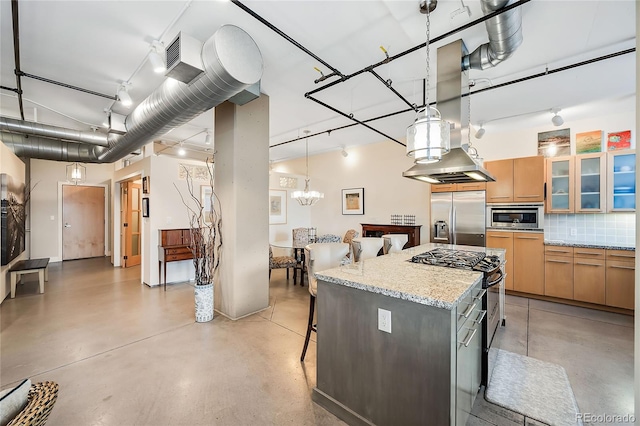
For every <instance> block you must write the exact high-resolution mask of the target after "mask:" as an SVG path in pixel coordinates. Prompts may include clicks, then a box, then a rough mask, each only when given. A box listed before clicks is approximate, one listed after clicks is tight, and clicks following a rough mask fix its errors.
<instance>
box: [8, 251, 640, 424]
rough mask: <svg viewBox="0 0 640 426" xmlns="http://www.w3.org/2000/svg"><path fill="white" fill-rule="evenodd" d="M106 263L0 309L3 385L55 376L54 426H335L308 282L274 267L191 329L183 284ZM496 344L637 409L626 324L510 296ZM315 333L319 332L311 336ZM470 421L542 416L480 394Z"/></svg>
mask: <svg viewBox="0 0 640 426" xmlns="http://www.w3.org/2000/svg"><path fill="white" fill-rule="evenodd" d="M139 274H140V271H139V268H137V267H136V268H130V269H126V270H125V269H120V268H113V267H111V265H110V263H109V261H108V260H107V259H102V258H100V259H88V260H78V261H69V262H64V263H54V264H51V266H50V270H49V282H48V283H47V284H46V286H45V293H44V294H38V293H37V279H36V278H35V277H34V278H33V279H31V278H30V277H29V276H25V279H26V282H25V284H24V285H22V286H20V285H19V286H18V290H17V295H16V298H15V299H6V300H5V301H4V302H3V303H2V305H1V306H0V320H1V335H0V359H1V368H0V388H2V389H4V388H6V387H9V386H11V385H13V384H17V383H18V382H19V381H20V380H21V379H22V378H24V377H30V378H31V379H32V380H33V381H44V380H53V381H56V382H58V383H59V384H60V394H59V397H58V401H57V403H56V405H55V408H54V410H53V412H52V414H51V416H50V418H49V422H48V424H49V425H89V424H96V425H97V424H100V425H112V424H113V425H181V424H185V425H186V424H189V425H211V424H215V425H257V424H273V425H282V424H295V425H313V424H316V425H338V424H344V423H342V422H341V421H340V420H338V419H337V418H336V417H334V416H333V415H332V414H330V413H328V412H327V411H325V410H324V409H322V408H320V407H318V406H317V405H315V404H314V403H313V402H312V401H311V389H312V388H313V386H314V385H315V380H316V377H315V374H316V371H315V367H316V366H315V357H316V347H315V341H313V342H311V343H310V345H309V350H308V352H307V357H306V360H305V362H304V363H300V360H299V357H300V351H301V349H302V344H303V342H304V334H305V331H306V320H307V315H308V309H309V296H308V291H307V288H306V287H304V288H301V287H300V286H293V281H292V280H290V281H288V282H287V280H286V279H285V272H284V270H275V271H273V275H272V279H271V291H270V307H269V309H267V310H265V311H262V312H260V313H258V314H255V315H252V316H250V317H247V318H244V319H242V320H239V321H230V320H228V319H226V318H225V317H223V316H221V315H216V317H215V319H214V320H213V321H212V322H210V323H205V324H195V323H194V313H193V289H192V287H191V286H190V285H188V284H174V285H169V286H168V287H167V291H166V292H164V291H162V289H161V288H149V287H147V286H144V285H141V284H140V283H139ZM507 303H508V304H507V329H506V333H505V339H504V344H503V349H507V350H510V351H512V352H517V353H521V354H527V355H529V356H533V357H536V358H539V359H542V360H545V361H549V362H555V363H557V364H560V365H562V366H563V367H564V368H565V369H566V370H567V373H568V375H569V379H570V382H571V385H572V387H573V389H574V392H575V394H576V398H577V400H578V405H579V407H580V409H581V411H583V412H590V413H594V414H605V413H606V414H625V413H630V412H632V411H633V319H632V318H631V317H626V316H622V315H616V314H609V313H602V312H595V311H591V310H588V309H582V308H574V307H569V306H565V305H558V304H553V303H547V302H540V301H534V300H529V299H523V298H517V297H508V299H507ZM312 339H314V340H315V335H312ZM468 424H469V425H514V424H521V425H522V424H531V425H534V424H537V423H536V422H534V421H531V420H530V419H525V418H524V417H523V416H521V415H519V414H516V413H513V412H509V411H507V410H504V409H502V408H500V407H497V406H495V405H492V404H489V403H487V402H486V401H484V400H483V398H482V397H478V399H477V403H476V406H475V407H474V411H473V416H472V417H471V418H470V420H469V423H468Z"/></svg>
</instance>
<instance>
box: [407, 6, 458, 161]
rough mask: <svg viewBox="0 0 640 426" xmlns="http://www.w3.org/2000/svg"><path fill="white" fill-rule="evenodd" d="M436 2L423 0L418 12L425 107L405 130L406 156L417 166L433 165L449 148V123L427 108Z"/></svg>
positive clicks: (429, 107) (435, 111)
mask: <svg viewBox="0 0 640 426" xmlns="http://www.w3.org/2000/svg"><path fill="white" fill-rule="evenodd" d="M436 5H437V1H436V0H423V1H421V3H420V12H421V13H424V14H426V15H427V19H426V21H427V49H426V50H427V77H426V80H425V81H426V83H425V86H426V93H425V100H426V102H425V107H424V108H423V109H421V110H419V111H418V112H417V115H416V119H415V121H414V123H413V124H412V125H411V126H409V127H408V128H407V156H408V157H413V158H414V161H415V162H416V163H418V164H427V163H435V162H437V161H440V160H441V159H442V156H443V155H445V154H447V153H448V152H449V150H450V147H451V141H450V129H451V126H450V124H449V122H447V121H445V120H443V119H442V117H441V116H440V111H438V110H437V109H436V108H434V107H431V106H429V77H430V65H429V56H430V55H429V53H430V48H429V40H430V36H431V32H430V31H431V21H430V19H429V16H430V14H431V12H433V10H434V9H435V8H436Z"/></svg>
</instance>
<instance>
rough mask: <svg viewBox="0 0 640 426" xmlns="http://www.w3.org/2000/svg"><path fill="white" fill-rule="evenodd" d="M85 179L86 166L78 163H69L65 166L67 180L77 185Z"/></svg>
mask: <svg viewBox="0 0 640 426" xmlns="http://www.w3.org/2000/svg"><path fill="white" fill-rule="evenodd" d="M86 179H87V168H86V167H85V166H83V165H81V164H79V163H71V164H69V165H68V166H67V180H68V181H70V182H73V183H74V185H77V184H78V182H80V183H82V182H84V181H85V180H86Z"/></svg>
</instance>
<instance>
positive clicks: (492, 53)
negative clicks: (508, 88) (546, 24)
mask: <svg viewBox="0 0 640 426" xmlns="http://www.w3.org/2000/svg"><path fill="white" fill-rule="evenodd" d="M515 1H516V0H481V5H482V12H483V13H484V14H485V15H486V14H488V13H491V12H495V11H497V10H500V9H502V8H503V7H505V6H508V5H509V4H511V3H514V2H515ZM485 26H486V28H487V34H488V35H489V42H488V43H485V44H483V45H481V46H479V47H478V48H477V49H476V50H474V51H473V52H472V53H471V54H469V55H466V56H464V58H463V59H462V69H464V70H468V69H470V68H473V69H478V70H484V69H487V68H491V67H495V66H496V65H498V64H499V63H500V62H502V61H504V60H505V59H507V58H509V57H510V56H511V55H512V54H513V52H515V51H516V49H517V48H518V46H520V45H521V44H522V13H521V11H520V8H519V7H516V8H514V9H511V10H508V11H506V12H504V13H502V14H500V15H498V16H495V17H493V18H491V19H489V20H487V21H486V22H485Z"/></svg>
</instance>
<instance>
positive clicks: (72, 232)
mask: <svg viewBox="0 0 640 426" xmlns="http://www.w3.org/2000/svg"><path fill="white" fill-rule="evenodd" d="M104 211H105V188H104V187H103V186H83V185H62V223H63V227H62V260H73V259H84V258H89V257H100V256H104V255H105V213H104Z"/></svg>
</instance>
